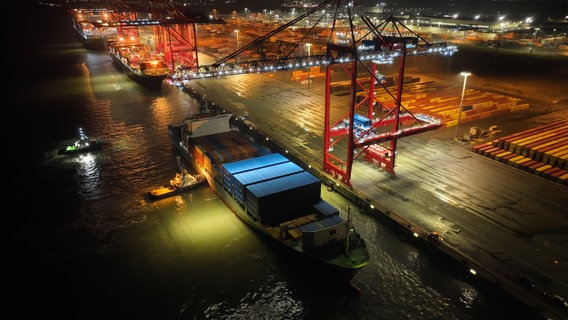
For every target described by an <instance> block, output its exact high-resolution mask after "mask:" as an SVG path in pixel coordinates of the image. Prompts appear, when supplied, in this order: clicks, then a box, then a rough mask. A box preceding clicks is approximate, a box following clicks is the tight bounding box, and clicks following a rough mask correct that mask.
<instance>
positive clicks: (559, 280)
mask: <svg viewBox="0 0 568 320" xmlns="http://www.w3.org/2000/svg"><path fill="white" fill-rule="evenodd" d="M430 76H431V75H429V77H430ZM287 77H288V75H286V74H285V73H282V74H278V75H276V76H274V75H273V76H268V75H267V74H256V75H246V76H231V77H226V78H222V79H206V80H198V81H194V82H193V84H192V86H193V88H195V89H197V90H198V91H199V92H201V93H202V94H204V95H206V97H207V99H209V100H213V101H215V103H217V104H218V105H221V106H225V107H227V108H229V109H230V110H231V111H233V112H234V113H237V114H238V113H245V112H247V113H248V115H249V118H250V119H251V121H252V122H253V123H254V124H255V126H256V128H257V129H259V130H261V131H263V132H264V133H265V134H266V135H267V136H269V137H270V138H271V139H274V140H277V142H278V143H279V144H280V145H282V146H286V147H287V148H288V149H289V151H290V152H291V154H292V155H294V156H295V157H297V158H299V159H300V160H302V161H304V162H307V163H310V164H312V165H313V166H314V167H315V168H319V167H321V164H322V161H323V160H322V145H323V143H322V139H323V137H322V132H323V102H324V99H323V93H324V87H323V84H322V83H318V82H317V81H316V82H315V83H312V84H311V85H310V87H309V88H308V87H307V85H301V84H298V83H292V82H290V81H288V79H287ZM487 79H488V78H485V79H484V81H487ZM454 82H455V81H454ZM450 83H451V81H450ZM496 83H497V82H496ZM507 84H508V83H507V81H504V82H498V85H497V84H496V85H495V87H498V86H507ZM458 85H459V82H458ZM478 85H479V84H478ZM512 85H514V83H512ZM481 86H482V85H481ZM520 86H521V87H522V85H520ZM549 90H552V89H549ZM505 91H507V90H505ZM508 91H510V90H508ZM530 98H531V99H533V100H535V101H539V102H540V105H534V106H533V107H531V108H530V109H529V110H527V111H519V113H514V114H511V115H508V116H505V117H502V118H499V119H486V120H480V121H478V122H477V123H471V125H472V126H480V127H488V126H489V125H491V124H497V125H499V126H500V127H501V128H502V129H504V130H503V133H502V134H510V133H513V132H517V131H520V130H525V129H528V128H532V127H535V126H537V125H540V124H542V123H550V122H554V121H556V120H558V119H562V118H566V110H567V109H568V108H567V107H566V106H562V105H561V104H551V102H550V101H548V100H545V99H540V100H539V99H536V98H538V97H536V98H535V97H534V96H532V97H530ZM344 99H347V98H344ZM556 101H558V100H556ZM346 105H348V104H347V103H346V101H344V100H343V101H342V100H341V98H339V99H334V101H333V104H332V113H334V114H336V115H338V114H341V113H343V112H345V106H346ZM468 125H469V124H468ZM454 134H455V128H442V129H438V130H436V131H433V132H428V133H423V134H420V135H416V136H411V137H407V138H404V139H400V140H399V142H398V148H397V151H398V156H397V160H396V161H397V162H396V168H395V172H396V174H395V175H391V174H388V173H386V172H384V171H382V170H381V169H378V168H375V167H373V166H371V165H370V164H368V163H366V162H363V161H356V162H355V163H354V167H353V174H352V179H351V182H352V186H353V188H352V189H349V188H348V187H347V186H342V188H343V189H344V190H348V191H349V192H351V193H352V194H354V195H356V196H357V197H359V198H360V199H363V200H365V201H367V202H368V205H369V206H371V205H372V206H373V207H374V208H375V209H373V210H372V212H371V213H373V214H377V215H384V214H386V213H388V214H389V217H390V218H392V219H393V220H395V221H397V222H399V223H400V224H401V225H402V226H405V227H406V228H409V229H411V230H412V231H415V232H417V233H418V234H419V235H420V236H421V237H423V238H426V236H427V233H428V232H430V231H433V230H436V231H438V232H439V233H440V234H441V236H442V237H443V239H444V240H443V241H442V244H441V245H440V249H441V250H443V251H444V252H446V253H448V254H450V255H452V256H454V257H455V258H456V259H458V260H461V261H463V262H464V264H467V265H468V266H469V267H471V268H473V269H475V270H476V271H477V272H478V275H479V276H480V277H484V278H486V279H488V280H490V281H493V282H494V283H497V284H499V285H500V286H502V287H503V288H504V289H505V290H507V291H508V292H510V293H512V294H514V295H515V296H517V297H518V298H519V299H521V300H523V301H525V302H526V303H527V304H529V305H534V306H535V307H537V308H547V309H550V312H551V313H552V314H556V316H558V317H559V318H560V317H562V316H566V315H568V314H566V312H567V310H566V309H562V308H557V307H552V304H551V303H549V302H546V299H544V295H543V294H542V292H543V291H546V292H549V293H553V294H558V295H560V296H562V297H565V298H568V268H566V264H567V263H568V232H567V230H568V228H567V227H568V205H567V204H568V188H567V187H566V186H562V185H560V184H557V183H554V182H552V181H549V180H546V179H543V178H540V177H536V176H533V175H531V174H528V173H526V172H522V171H519V170H517V169H515V168H513V167H510V166H507V165H505V164H503V163H499V162H496V161H494V160H491V159H488V158H485V157H483V156H480V155H477V154H475V153H474V152H472V151H471V146H472V145H468V144H461V143H457V142H454V141H453V140H452V137H453V135H454ZM330 179H332V178H331V177H330ZM409 226H411V227H409ZM524 279H528V280H529V281H531V282H532V283H534V285H535V288H526V287H524V286H523V284H524V282H523V281H524ZM563 313H564V314H563Z"/></svg>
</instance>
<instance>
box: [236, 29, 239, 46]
mask: <svg viewBox="0 0 568 320" xmlns="http://www.w3.org/2000/svg"><path fill="white" fill-rule="evenodd" d="M235 33H236V34H237V50H239V30H238V29H236V30H235Z"/></svg>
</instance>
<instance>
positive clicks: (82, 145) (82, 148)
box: [57, 128, 104, 154]
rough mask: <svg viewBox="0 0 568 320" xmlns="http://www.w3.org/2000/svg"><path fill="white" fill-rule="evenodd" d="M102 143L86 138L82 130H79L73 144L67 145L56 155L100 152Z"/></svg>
mask: <svg viewBox="0 0 568 320" xmlns="http://www.w3.org/2000/svg"><path fill="white" fill-rule="evenodd" d="M103 144H104V143H103V142H102V141H99V140H96V139H91V138H89V137H87V135H86V134H85V131H83V128H79V139H77V140H75V142H73V144H70V145H67V146H65V147H63V148H61V149H59V151H58V152H57V153H58V154H74V153H83V152H89V151H95V150H100V149H102V147H103Z"/></svg>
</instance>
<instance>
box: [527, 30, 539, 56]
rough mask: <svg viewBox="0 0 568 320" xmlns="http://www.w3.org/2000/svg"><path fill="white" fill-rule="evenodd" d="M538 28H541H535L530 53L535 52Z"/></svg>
mask: <svg viewBox="0 0 568 320" xmlns="http://www.w3.org/2000/svg"><path fill="white" fill-rule="evenodd" d="M538 30H540V28H534V33H533V40H532V46H531V51H530V52H529V53H532V52H533V49H534V42H535V41H536V35H537V34H538Z"/></svg>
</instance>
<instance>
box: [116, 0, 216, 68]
mask: <svg viewBox="0 0 568 320" xmlns="http://www.w3.org/2000/svg"><path fill="white" fill-rule="evenodd" d="M108 8H110V9H111V12H112V18H111V19H110V21H108V22H107V23H108V25H110V26H112V27H115V28H116V29H117V36H118V39H117V40H116V41H121V39H125V41H127V42H128V41H130V42H139V43H148V44H150V43H152V50H153V51H154V52H156V53H157V54H160V55H163V56H164V59H165V61H166V62H167V65H168V67H169V68H170V70H171V71H172V72H173V71H174V70H175V69H177V68H179V67H181V66H183V67H187V68H197V67H198V65H199V61H198V55H197V52H198V48H197V36H196V24H198V23H204V24H205V23H222V21H221V20H214V19H210V18H208V17H206V16H205V15H202V14H199V13H197V12H186V13H184V12H181V11H180V10H179V8H178V7H177V6H176V5H174V4H173V3H172V2H170V1H167V0H157V1H152V2H136V3H130V2H128V3H127V2H125V1H121V0H115V1H109V3H108ZM144 27H146V28H149V29H151V31H150V32H149V33H147V34H145V36H146V37H148V39H141V28H144ZM130 39H132V40H130Z"/></svg>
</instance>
